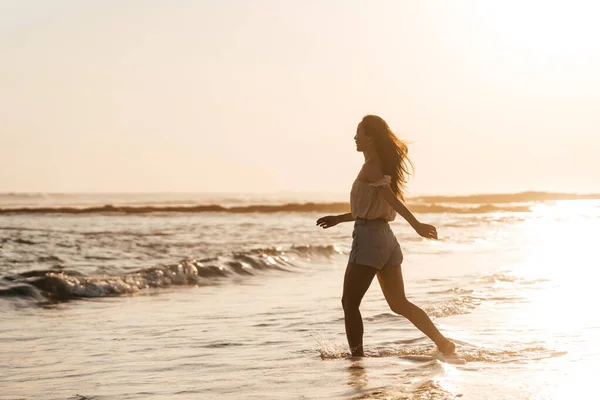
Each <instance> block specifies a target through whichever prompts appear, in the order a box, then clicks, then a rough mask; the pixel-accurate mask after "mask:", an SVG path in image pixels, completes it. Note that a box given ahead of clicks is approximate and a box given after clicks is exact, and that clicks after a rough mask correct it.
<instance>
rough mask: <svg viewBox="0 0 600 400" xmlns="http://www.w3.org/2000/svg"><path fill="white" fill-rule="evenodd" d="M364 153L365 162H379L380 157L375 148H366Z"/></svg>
mask: <svg viewBox="0 0 600 400" xmlns="http://www.w3.org/2000/svg"><path fill="white" fill-rule="evenodd" d="M363 155H364V156H365V164H379V157H378V156H377V152H375V151H374V150H371V149H369V150H365V151H364V152H363Z"/></svg>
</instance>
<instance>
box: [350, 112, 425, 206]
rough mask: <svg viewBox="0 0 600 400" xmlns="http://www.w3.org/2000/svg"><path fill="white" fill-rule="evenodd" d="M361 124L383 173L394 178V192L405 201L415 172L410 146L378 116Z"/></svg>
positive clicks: (365, 118)
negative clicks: (410, 176)
mask: <svg viewBox="0 0 600 400" xmlns="http://www.w3.org/2000/svg"><path fill="white" fill-rule="evenodd" d="M360 123H361V126H362V127H363V129H364V131H365V134H366V135H367V136H369V137H371V138H372V139H373V144H374V146H375V151H376V152H377V156H378V157H379V161H380V162H381V168H382V171H381V172H383V174H384V175H390V176H391V177H392V183H391V188H392V191H393V192H394V193H395V194H396V196H398V197H399V198H400V199H402V200H404V190H405V188H406V183H407V182H408V176H409V175H410V174H411V171H414V165H413V163H412V161H411V160H410V158H408V146H407V145H406V143H405V142H403V141H402V140H400V139H398V137H397V136H396V135H395V134H394V132H392V130H391V129H390V127H389V125H388V124H387V122H385V121H384V119H383V118H381V117H378V116H377V115H366V116H365V117H364V118H363V119H362V121H361V122H360Z"/></svg>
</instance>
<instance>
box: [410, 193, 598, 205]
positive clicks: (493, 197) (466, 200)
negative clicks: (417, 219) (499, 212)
mask: <svg viewBox="0 0 600 400" xmlns="http://www.w3.org/2000/svg"><path fill="white" fill-rule="evenodd" d="M599 199H600V194H594V193H591V194H577V193H552V192H520V193H497V194H474V195H465V196H420V197H414V198H413V199H412V200H413V201H418V202H422V203H459V204H460V203H462V204H491V203H496V204H498V203H529V202H537V201H553V200H599Z"/></svg>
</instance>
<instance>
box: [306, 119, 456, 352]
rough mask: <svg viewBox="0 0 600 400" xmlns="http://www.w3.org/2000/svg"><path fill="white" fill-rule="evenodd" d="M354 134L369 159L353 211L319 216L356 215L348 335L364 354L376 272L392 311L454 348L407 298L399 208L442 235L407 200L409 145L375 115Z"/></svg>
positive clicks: (427, 231) (441, 345)
mask: <svg viewBox="0 0 600 400" xmlns="http://www.w3.org/2000/svg"><path fill="white" fill-rule="evenodd" d="M354 140H355V142H356V150H357V151H360V152H362V153H363V154H364V156H365V163H364V165H363V166H362V168H361V170H360V172H359V173H358V176H357V177H356V180H355V181H354V184H353V185H352V191H351V193H350V209H351V213H348V214H342V215H328V216H326V217H322V218H319V219H318V220H317V225H318V226H320V227H323V228H330V227H332V226H335V225H337V224H339V223H340V222H349V221H356V222H355V223H354V232H353V233H352V238H353V240H352V250H351V251H350V257H349V260H348V266H347V268H346V273H345V275H344V289H343V295H342V306H343V308H344V320H345V326H346V337H347V338H348V344H349V346H350V351H351V353H352V356H358V357H362V356H364V350H363V323H362V317H361V315H360V311H359V306H360V302H361V300H362V298H363V296H364V294H365V293H366V291H367V289H368V288H369V286H370V285H371V281H372V280H373V277H374V276H375V275H377V279H378V280H379V285H380V286H381V289H382V291H383V295H384V297H385V299H386V301H387V303H388V304H389V306H390V308H391V309H392V311H393V312H395V313H397V314H400V315H402V316H404V317H406V318H407V319H408V320H409V321H410V322H412V323H413V324H414V325H415V326H416V327H417V328H419V329H420V330H421V331H422V332H423V333H424V334H425V335H427V336H428V337H429V338H430V339H431V340H433V342H434V343H435V344H436V345H437V347H438V349H439V350H440V351H441V352H442V353H443V354H446V355H448V354H452V353H453V352H454V348H455V345H454V343H452V342H451V341H450V340H448V339H447V338H446V337H444V335H442V334H441V333H440V331H438V329H437V328H436V327H435V325H434V324H433V322H431V320H430V319H429V317H428V316H427V314H426V313H425V312H424V311H423V310H422V309H420V308H419V307H417V306H416V305H414V304H412V303H411V302H409V301H408V300H407V299H406V296H405V294H404V281H403V279H402V269H401V264H402V260H403V256H402V251H401V249H400V245H399V244H398V241H397V240H396V237H395V236H394V233H393V232H392V230H391V228H390V226H389V224H388V223H389V222H390V221H393V220H394V218H395V217H396V213H398V214H400V215H401V216H402V217H403V218H404V219H405V220H406V221H407V222H408V223H409V224H410V225H411V226H412V227H413V228H414V229H415V231H416V232H417V233H418V234H419V235H421V236H422V237H424V238H429V239H437V231H436V229H435V227H434V226H432V225H427V224H423V223H421V222H419V221H417V219H416V218H415V217H414V215H413V214H412V213H411V212H410V211H409V210H408V208H406V206H405V205H404V204H403V203H402V201H403V200H404V197H403V191H404V186H405V184H406V182H407V178H408V174H409V171H408V167H409V165H410V166H412V164H411V162H410V160H409V159H408V156H407V154H408V148H407V146H406V144H405V143H404V142H402V141H401V140H399V139H398V138H397V137H396V135H394V133H393V132H392V131H391V129H390V128H389V126H388V124H387V123H386V122H385V121H384V120H383V119H382V118H380V117H378V116H375V115H367V116H366V117H364V118H363V119H362V121H361V122H360V124H358V128H357V129H356V136H355V137H354ZM401 200H402V201H401Z"/></svg>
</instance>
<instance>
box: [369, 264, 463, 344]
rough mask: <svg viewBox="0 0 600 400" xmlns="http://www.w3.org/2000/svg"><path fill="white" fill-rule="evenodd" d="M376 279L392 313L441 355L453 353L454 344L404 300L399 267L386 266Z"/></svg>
mask: <svg viewBox="0 0 600 400" xmlns="http://www.w3.org/2000/svg"><path fill="white" fill-rule="evenodd" d="M377 279H378V280H379V285H380V286H381V290H382V292H383V295H384V297H385V299H386V301H387V303H388V304H389V306H390V308H391V309H392V311H393V312H395V313H396V314H400V315H402V316H403V317H405V318H406V319H408V320H409V321H410V322H412V323H413V325H414V326H416V327H417V328H418V329H419V330H420V331H421V332H423V333H424V334H425V335H427V336H428V337H429V338H430V339H431V340H433V342H434V343H435V344H436V346H437V347H438V349H439V350H440V351H441V352H442V353H443V354H452V353H454V348H455V345H454V343H452V342H451V341H450V340H448V339H447V338H446V337H444V335H442V334H441V333H440V331H439V330H438V329H437V328H436V327H435V325H434V324H433V322H431V319H429V316H428V315H427V314H426V313H425V311H423V310H422V309H420V308H419V307H417V306H416V305H414V304H413V303H411V302H410V301H408V299H407V298H406V294H405V293H404V279H403V278H402V268H401V266H399V265H398V266H386V267H385V268H383V269H382V270H381V271H377Z"/></svg>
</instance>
